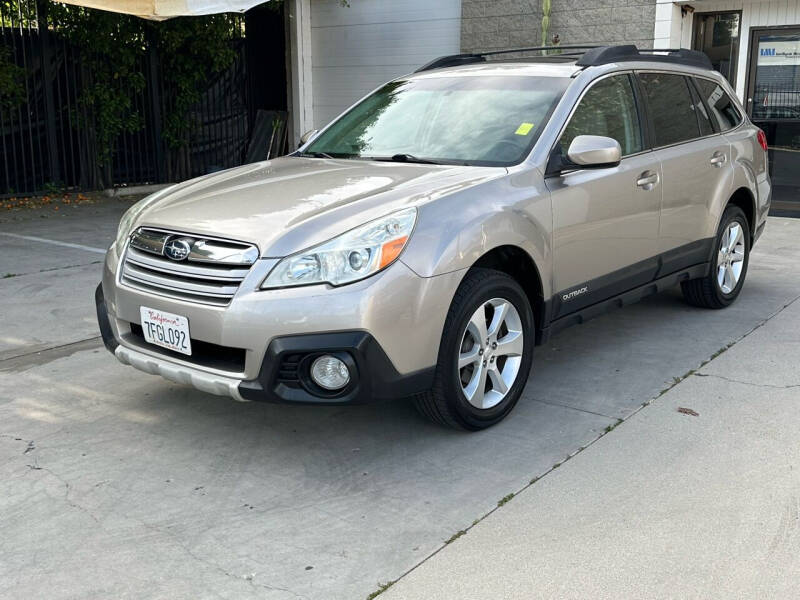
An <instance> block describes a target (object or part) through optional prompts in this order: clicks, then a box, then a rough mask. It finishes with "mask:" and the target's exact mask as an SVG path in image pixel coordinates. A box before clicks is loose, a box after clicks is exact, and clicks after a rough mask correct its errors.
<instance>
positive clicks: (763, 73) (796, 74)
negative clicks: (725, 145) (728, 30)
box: [747, 26, 800, 212]
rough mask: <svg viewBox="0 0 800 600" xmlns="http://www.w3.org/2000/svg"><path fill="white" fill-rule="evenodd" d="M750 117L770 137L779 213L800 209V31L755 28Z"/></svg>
mask: <svg viewBox="0 0 800 600" xmlns="http://www.w3.org/2000/svg"><path fill="white" fill-rule="evenodd" d="M747 110H748V112H749V113H750V118H751V119H752V120H753V123H755V124H756V125H757V126H759V127H761V129H763V130H764V132H765V133H766V134H767V143H768V144H769V162H770V164H769V166H770V176H771V177H772V202H773V209H774V212H780V211H784V210H787V211H797V210H799V209H800V26H792V27H779V28H769V29H754V30H753V32H752V39H751V43H750V69H749V80H748V86H747Z"/></svg>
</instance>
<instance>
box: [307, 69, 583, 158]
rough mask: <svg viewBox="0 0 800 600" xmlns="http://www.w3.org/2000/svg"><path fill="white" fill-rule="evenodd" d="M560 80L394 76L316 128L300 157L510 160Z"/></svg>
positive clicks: (535, 129) (531, 137)
mask: <svg viewBox="0 0 800 600" xmlns="http://www.w3.org/2000/svg"><path fill="white" fill-rule="evenodd" d="M568 83H569V79H567V78H562V77H530V76H462V77H436V78H423V79H413V80H409V81H394V82H392V83H389V84H387V85H385V86H384V87H382V88H381V89H379V90H378V91H377V92H375V93H374V94H372V95H371V96H369V97H367V98H365V99H364V100H363V101H362V102H360V103H359V104H358V105H356V106H355V107H353V108H352V109H351V110H350V111H349V112H347V113H346V114H345V115H344V116H342V117H341V118H340V119H339V120H338V121H336V122H335V123H334V124H333V125H331V126H330V127H329V128H328V129H327V130H326V131H324V132H323V133H322V134H320V135H319V137H317V139H315V140H314V141H313V142H312V143H311V144H310V145H309V146H308V147H307V148H306V149H305V155H306V156H309V155H310V156H328V157H333V158H361V159H377V160H396V161H403V162H436V163H443V164H472V165H502V166H505V165H510V164H514V163H517V162H520V161H521V160H522V159H523V158H525V156H526V155H527V154H528V152H529V151H530V149H531V148H532V147H533V143H534V142H535V141H536V138H537V137H538V136H539V132H540V131H541V129H542V127H543V126H544V124H545V122H546V120H547V118H548V117H549V114H550V111H551V110H552V109H553V108H554V107H555V104H556V102H557V101H558V99H559V98H560V97H561V94H562V93H563V91H564V90H565V89H566V87H567V85H568Z"/></svg>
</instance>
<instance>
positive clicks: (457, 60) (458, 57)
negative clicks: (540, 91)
mask: <svg viewBox="0 0 800 600" xmlns="http://www.w3.org/2000/svg"><path fill="white" fill-rule="evenodd" d="M592 48H599V46H536V47H533V48H512V49H510V50H490V51H488V52H471V53H467V54H452V55H450V56H440V57H439V58H435V59H433V60H432V61H431V62H429V63H427V64H425V65H422V66H421V67H420V68H419V69H417V70H416V71H414V72H415V73H420V72H422V71H430V70H431V69H442V68H444V67H457V66H459V65H469V64H473V63H482V62H486V57H487V56H497V55H499V54H512V53H517V52H541V51H543V50H550V51H556V50H590V49H592ZM568 54H571V55H572V54H574V53H572V52H569V53H568ZM553 56H559V55H558V54H554V55H549V56H548V55H546V56H542V57H541V58H552V57H553Z"/></svg>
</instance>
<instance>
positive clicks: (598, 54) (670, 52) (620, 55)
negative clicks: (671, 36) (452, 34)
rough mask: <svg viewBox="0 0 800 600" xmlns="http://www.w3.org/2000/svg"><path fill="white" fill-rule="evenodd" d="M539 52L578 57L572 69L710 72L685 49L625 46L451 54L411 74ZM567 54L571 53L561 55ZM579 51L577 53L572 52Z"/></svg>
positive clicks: (707, 65) (693, 52)
mask: <svg viewBox="0 0 800 600" xmlns="http://www.w3.org/2000/svg"><path fill="white" fill-rule="evenodd" d="M543 50H549V51H561V53H559V54H549V55H543V56H540V57H537V58H539V59H541V60H543V61H544V60H552V59H554V58H558V57H559V56H563V57H565V58H566V57H570V56H578V57H579V58H578V60H577V61H576V62H575V65H576V66H578V67H597V66H599V65H605V64H608V63H613V62H625V61H632V60H647V61H655V62H665V63H673V64H681V65H687V66H691V67H697V68H700V69H709V70H713V69H714V66H713V65H712V64H711V60H710V59H709V58H708V56H706V55H705V54H703V53H702V52H699V51H697V50H688V49H686V48H663V49H662V48H655V49H649V48H643V49H641V50H640V49H639V48H637V47H636V46H634V45H632V44H631V45H626V46H537V47H535V48H512V49H510V50H491V51H488V52H472V53H467V54H453V55H451V56H441V57H439V58H436V59H434V60H432V61H431V62H429V63H428V64H426V65H423V66H421V67H420V68H419V69H417V70H416V71H415V73H420V72H422V71H430V70H431V69H441V68H444V67H456V66H459V65H469V64H473V63H482V62H486V57H487V56H497V55H500V54H512V53H518V52H540V51H543ZM564 50H570V51H571V52H563V51H564ZM576 51H580V52H576Z"/></svg>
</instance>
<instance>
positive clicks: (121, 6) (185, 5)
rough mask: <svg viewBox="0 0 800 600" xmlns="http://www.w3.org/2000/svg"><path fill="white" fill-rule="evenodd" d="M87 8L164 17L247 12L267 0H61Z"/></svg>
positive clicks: (148, 16)
mask: <svg viewBox="0 0 800 600" xmlns="http://www.w3.org/2000/svg"><path fill="white" fill-rule="evenodd" d="M58 1H59V2H65V3H67V4H76V5H78V6H85V7H87V8H98V9H100V10H110V11H113V12H118V13H126V14H129V15H136V16H137V17H142V18H145V19H154V20H162V19H169V18H171V17H181V16H198V15H212V14H217V13H225V12H244V11H246V10H247V9H249V8H252V7H254V6H256V5H258V4H263V3H264V2H265V0H58Z"/></svg>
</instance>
